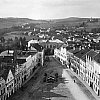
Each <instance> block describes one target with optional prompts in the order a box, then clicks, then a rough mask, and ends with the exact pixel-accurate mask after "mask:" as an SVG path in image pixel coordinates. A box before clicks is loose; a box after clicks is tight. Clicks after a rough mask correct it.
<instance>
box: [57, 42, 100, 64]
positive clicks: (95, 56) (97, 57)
mask: <svg viewBox="0 0 100 100" xmlns="http://www.w3.org/2000/svg"><path fill="white" fill-rule="evenodd" d="M61 47H63V48H66V51H69V52H70V53H72V54H74V55H75V56H76V57H77V58H80V59H82V60H83V61H86V56H87V57H90V58H91V60H94V61H96V62H97V63H100V53H99V52H97V51H95V50H93V49H89V48H83V49H82V48H81V47H79V48H75V47H70V46H68V45H66V44H63V45H62V46H60V47H59V48H58V49H60V48H61Z"/></svg>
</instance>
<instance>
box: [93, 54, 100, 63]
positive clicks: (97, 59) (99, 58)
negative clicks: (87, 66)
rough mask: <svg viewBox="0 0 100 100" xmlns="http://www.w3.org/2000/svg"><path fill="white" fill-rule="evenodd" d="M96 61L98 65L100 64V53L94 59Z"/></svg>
mask: <svg viewBox="0 0 100 100" xmlns="http://www.w3.org/2000/svg"><path fill="white" fill-rule="evenodd" d="M94 60H95V61H96V62H97V63H100V53H98V54H97V55H96V56H95V57H94Z"/></svg>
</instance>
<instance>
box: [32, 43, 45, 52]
mask: <svg viewBox="0 0 100 100" xmlns="http://www.w3.org/2000/svg"><path fill="white" fill-rule="evenodd" d="M32 47H34V48H35V49H36V50H37V51H39V52H41V51H42V50H43V47H42V46H41V45H39V44H38V43H35V44H32Z"/></svg>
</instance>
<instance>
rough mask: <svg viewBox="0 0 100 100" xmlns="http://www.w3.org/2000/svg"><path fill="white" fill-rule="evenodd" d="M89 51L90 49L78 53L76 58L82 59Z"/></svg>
mask: <svg viewBox="0 0 100 100" xmlns="http://www.w3.org/2000/svg"><path fill="white" fill-rule="evenodd" d="M89 51H90V49H82V50H80V51H79V52H78V53H76V54H75V56H76V57H78V58H82V57H83V56H84V55H85V54H86V53H87V52H89Z"/></svg>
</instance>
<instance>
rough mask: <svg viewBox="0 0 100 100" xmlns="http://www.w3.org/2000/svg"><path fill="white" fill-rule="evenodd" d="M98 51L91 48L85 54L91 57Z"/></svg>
mask: <svg viewBox="0 0 100 100" xmlns="http://www.w3.org/2000/svg"><path fill="white" fill-rule="evenodd" d="M97 54H98V53H97V52H95V51H93V50H90V51H89V52H88V53H87V55H88V56H89V57H91V58H93V57H94V56H96V55H97Z"/></svg>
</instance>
